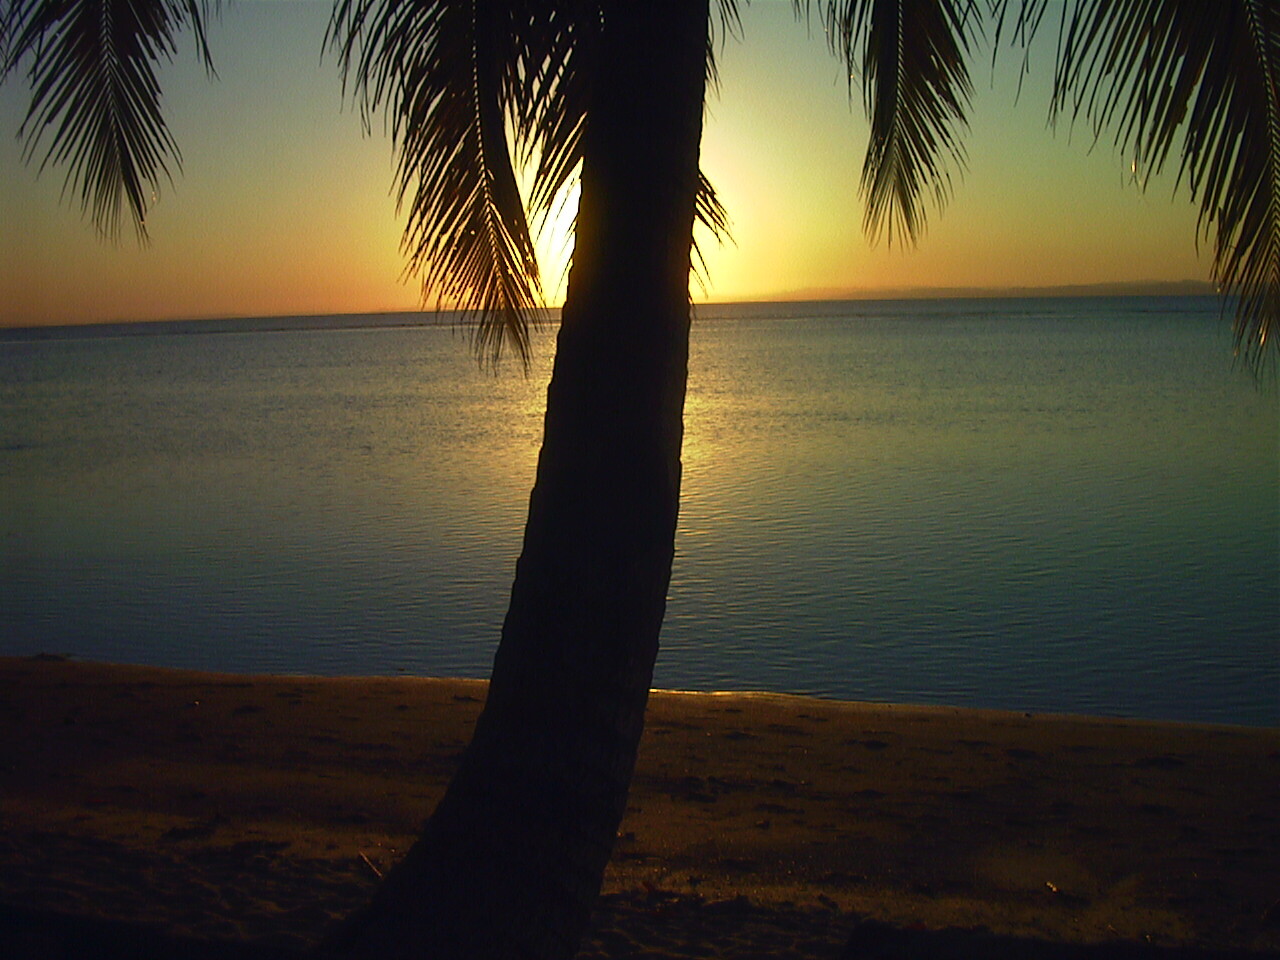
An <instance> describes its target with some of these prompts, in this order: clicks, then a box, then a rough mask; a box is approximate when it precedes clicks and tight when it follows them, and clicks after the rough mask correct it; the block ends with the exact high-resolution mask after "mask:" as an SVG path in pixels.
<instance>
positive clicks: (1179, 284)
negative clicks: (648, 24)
mask: <svg viewBox="0 0 1280 960" xmlns="http://www.w3.org/2000/svg"><path fill="white" fill-rule="evenodd" d="M1218 292H1219V291H1218V290H1217V288H1216V287H1215V286H1214V284H1212V283H1210V282H1209V281H1206V280H1190V279H1188V280H1136V281H1105V282H1100V283H1069V284H1049V285H1045V286H1013V287H979V286H974V287H943V286H920V287H863V288H857V287H852V288H851V287H810V288H802V289H799V290H790V291H781V292H778V293H774V294H766V295H763V296H758V297H743V298H737V299H724V300H712V299H707V300H698V301H693V300H692V299H691V301H690V302H691V303H692V304H693V305H694V306H695V307H717V306H737V305H747V304H767V303H835V302H841V301H849V302H855V301H894V300H970V299H972V300H982V299H992V300H1018V299H1051V298H1054V297H1081V298H1089V297H1098V298H1105V297H1158V296H1212V295H1217V294H1218ZM561 306H562V305H560V304H556V305H547V306H544V307H539V308H536V309H538V310H549V311H558V310H559V309H560V307H561ZM458 312H459V310H458V309H457V308H456V307H453V308H450V307H409V308H398V307H391V308H384V309H373V310H339V311H314V312H307V313H239V314H225V313H210V314H203V315H188V316H177V317H135V318H116V319H109V320H100V319H92V320H59V321H52V322H46V323H29V322H17V323H5V322H3V321H0V330H4V331H18V330H45V329H58V328H64V327H95V326H97V327H117V326H129V325H133V324H144V325H150V324H184V323H201V322H210V321H219V320H221V321H228V322H241V321H264V320H306V319H319V318H331V317H387V316H394V315H402V316H414V315H421V316H435V317H441V316H444V315H448V314H454V313H458Z"/></svg>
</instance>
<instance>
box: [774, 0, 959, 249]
mask: <svg viewBox="0 0 1280 960" xmlns="http://www.w3.org/2000/svg"><path fill="white" fill-rule="evenodd" d="M794 2H795V7H796V10H797V12H798V13H799V14H800V15H802V16H807V15H808V14H809V10H810V6H811V4H810V0H794ZM823 22H824V27H825V29H826V32H827V39H828V42H829V43H830V45H831V48H832V50H833V51H834V52H835V53H837V54H838V55H839V56H841V57H842V58H843V59H844V61H845V63H846V64H847V65H848V67H849V75H850V84H851V86H852V84H853V82H854V78H855V77H856V76H857V75H858V74H861V77H862V89H863V99H864V102H865V104H866V108H867V112H868V114H869V115H870V120H871V135H870V141H869V143H868V145H867V155H866V159H865V162H864V164H863V168H862V184H861V188H862V192H863V194H864V196H865V197H866V199H867V207H866V212H865V214H864V224H863V225H864V227H865V229H866V231H867V232H868V233H869V234H870V235H871V236H872V237H873V238H874V237H877V236H879V235H880V234H882V233H884V232H886V231H887V233H888V237H889V242H890V243H892V242H893V241H894V240H895V239H899V240H905V241H908V242H915V241H916V240H917V239H918V238H919V237H920V235H921V233H922V232H923V230H924V225H925V216H926V215H925V204H924V195H925V194H926V192H928V193H932V195H933V199H934V202H935V203H936V204H937V206H939V207H942V206H944V205H945V204H946V202H947V200H948V199H949V197H950V194H951V187H952V172H953V170H955V171H960V170H963V168H964V164H965V152H964V147H963V145H962V144H961V142H960V132H961V128H963V127H964V126H965V111H966V109H967V107H968V104H969V99H970V96H971V93H972V85H971V83H970V80H969V71H968V66H967V63H966V58H967V56H968V54H969V52H970V50H971V47H972V45H973V42H974V40H975V39H977V38H978V36H979V35H980V32H981V20H980V18H979V16H978V12H977V9H976V7H975V4H974V2H973V0H828V2H827V3H826V4H825V10H824V13H823Z"/></svg>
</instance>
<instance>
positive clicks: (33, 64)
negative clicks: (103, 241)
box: [0, 0, 212, 242]
mask: <svg viewBox="0 0 1280 960" xmlns="http://www.w3.org/2000/svg"><path fill="white" fill-rule="evenodd" d="M209 9H210V4H208V3H206V2H204V0H14V2H13V4H12V5H6V9H5V10H4V13H3V14H2V15H0V25H2V26H0V30H2V33H0V36H2V37H3V41H4V42H3V47H2V48H0V53H2V54H3V60H2V61H0V77H7V76H8V75H9V74H10V73H11V72H12V71H15V70H17V69H18V68H19V67H20V65H21V64H23V63H26V64H28V66H27V69H26V75H27V79H28V82H29V84H30V86H31V104H30V106H29V108H28V110H27V113H26V116H25V118H24V119H23V122H22V126H21V127H20V129H19V135H20V136H22V137H24V138H25V141H26V142H25V146H24V159H25V160H27V161H28V162H30V161H31V160H32V159H33V158H35V157H36V156H37V155H39V154H41V152H42V151H43V156H42V157H41V160H40V170H41V171H43V170H44V169H45V168H46V167H48V166H49V165H51V164H52V165H55V166H65V167H66V169H67V175H66V183H65V188H64V191H71V192H73V193H76V194H78V195H79V198H80V206H81V209H82V210H83V211H84V212H85V213H86V214H87V215H89V217H90V218H91V220H92V222H93V223H94V225H95V227H96V228H97V229H98V231H99V232H100V233H101V234H102V235H104V236H106V237H109V238H112V239H114V238H116V237H118V236H119V232H120V221H121V217H122V215H123V213H124V209H125V208H126V207H127V208H128V211H129V214H130V216H131V218H132V220H133V224H134V227H135V229H136V231H137V234H138V237H139V239H140V240H141V241H143V242H145V240H146V237H147V230H146V218H147V208H148V206H149V204H150V203H151V202H152V198H153V196H154V193H155V191H156V190H158V189H159V187H160V179H161V178H162V177H163V178H164V179H167V180H169V181H172V172H171V168H170V167H171V165H172V166H173V167H174V168H180V167H181V163H182V157H181V153H180V152H179V150H178V145H177V143H176V142H175V141H174V139H173V136H172V134H171V133H170V132H169V128H168V126H167V125H166V124H165V120H164V117H163V115H162V114H161V111H160V87H159V84H158V82H157V80H156V67H157V65H158V64H159V62H160V61H162V60H171V59H172V58H173V55H174V53H175V52H176V44H175V37H176V35H177V34H178V33H179V32H180V31H181V30H182V29H183V28H184V27H186V26H188V25H189V26H191V27H192V28H193V29H194V31H195V33H196V38H197V43H198V46H199V50H200V54H201V56H202V58H203V60H204V62H205V65H206V67H207V68H208V69H209V70H210V71H212V61H211V59H210V56H209V49H208V46H207V44H206V41H205V32H204V19H205V17H206V14H207V12H208V10H209Z"/></svg>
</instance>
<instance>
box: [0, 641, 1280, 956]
mask: <svg viewBox="0 0 1280 960" xmlns="http://www.w3.org/2000/svg"><path fill="white" fill-rule="evenodd" d="M484 694H485V685H484V684H483V683H482V682H478V681H468V680H428V679H410V678H380V679H317V678H299V677H248V676H235V675H222V674H206V673H194V672H185V671H173V670H159V669H154V668H143V667H131V666H115V665H102V664H90V663H79V662H73V661H69V660H64V659H57V658H27V659H14V658H0V942H8V943H10V944H13V943H18V944H19V949H21V950H28V951H44V952H45V953H46V954H48V955H53V952H51V951H52V950H53V948H51V947H50V946H49V943H50V942H51V941H50V938H51V937H52V938H53V939H56V938H57V936H63V937H73V935H74V936H79V937H80V940H79V942H81V943H83V942H84V940H85V936H88V937H89V938H90V939H92V938H95V937H96V938H98V939H97V940H96V941H93V942H99V943H107V942H108V941H109V940H110V937H111V935H112V930H113V929H114V928H113V926H112V924H123V925H125V926H124V928H125V929H126V933H125V934H122V935H125V936H133V937H135V938H136V936H138V934H137V931H139V930H141V931H149V932H150V934H152V935H154V936H156V937H160V938H162V939H163V938H166V937H178V938H196V939H197V940H207V941H209V942H210V943H213V944H217V943H220V942H221V943H228V942H229V943H232V944H239V945H241V946H243V947H244V948H245V950H246V951H248V952H242V953H241V954H237V955H245V956H248V955H251V954H252V951H253V950H262V951H266V952H267V953H270V952H271V951H273V950H277V949H282V950H292V949H302V948H305V947H306V946H307V945H308V944H309V943H311V942H313V941H314V940H315V938H316V937H317V936H318V934H319V933H320V931H322V930H323V929H324V927H325V925H326V924H327V923H329V922H330V921H331V920H332V919H334V918H336V917H339V916H341V915H343V914H345V913H346V912H347V911H349V910H350V909H352V908H353V907H354V906H356V905H357V904H358V903H359V902H360V901H361V900H362V898H364V897H365V896H367V895H368V894H369V892H370V891H371V890H372V888H373V886H374V885H375V884H376V883H377V879H378V875H379V873H380V872H382V871H384V870H385V869H386V868H387V867H388V866H390V864H392V863H393V862H394V861H395V859H396V858H397V856H399V855H400V854H401V853H402V852H403V851H404V850H405V849H406V848H407V846H408V845H409V844H410V843H411V842H412V839H413V835H414V833H415V831H416V829H417V826H418V825H419V824H420V822H421V820H422V819H423V817H424V816H425V815H426V814H427V813H428V812H429V811H430V809H431V807H432V805H433V803H434V801H435V799H436V798H437V797H438V796H439V795H440V793H441V791H442V790H443V787H444V785H445V783H446V782H447V780H448V777H449V774H450V772H451V770H452V769H453V766H454V764H455V762H456V758H457V756H458V754H459V752H460V751H461V750H462V748H463V746H464V745H465V743H466V741H467V737H468V733H469V730H470V728H471V725H472V723H473V722H474V720H475V717H476V715H477V713H478V712H479V709H480V706H481V703H482V701H483V698H484ZM50 918H52V920H51V919H50ZM868 921H883V922H884V923H886V924H889V925H890V926H883V927H882V926H878V925H877V924H876V923H869V922H868ZM78 924H83V925H87V926H85V927H84V930H87V931H88V933H87V934H83V931H81V933H77V931H80V930H81V928H80V927H79V926H77V925H78ZM95 924H96V926H95ZM24 930H25V931H27V933H28V934H29V935H30V937H31V939H27V940H23V939H22V938H21V937H18V938H17V939H15V931H24ZM31 930H37V931H40V930H42V931H43V932H42V933H39V932H38V935H37V934H32V933H30V931H31ZM855 934H856V935H857V936H859V937H861V938H863V940H864V942H865V943H866V944H868V951H869V952H868V953H867V954H866V955H869V956H884V957H887V956H996V955H999V956H1015V955H1016V956H1024V955H1025V956H1036V955H1043V956H1049V955H1053V956H1059V955H1060V956H1102V955H1113V954H1115V953H1116V951H1117V949H1118V945H1127V949H1129V950H1131V951H1133V953H1132V955H1134V956H1139V955H1141V956H1147V955H1151V956H1175V955H1177V956H1202V955H1203V956H1208V955H1211V954H1210V953H1208V952H1204V953H1198V952H1196V951H1217V952H1219V953H1221V954H1222V955H1229V953H1228V952H1229V951H1231V950H1236V951H1249V952H1257V953H1263V954H1265V953H1267V952H1276V953H1280V731H1277V730H1274V729H1256V728H1245V727H1229V726H1193V725H1182V724H1166V723H1149V722H1138V721H1121V720H1106V719H1092V718H1081V717H1066V716H1039V715H1037V716H1031V715H1024V714H1014V713H1005V712H996V711H974V710H961V709H951V708H940V707H910V706H889V705H881V704H852V703H840V702H834V701H823V700H814V699H806V698H800V697H785V696H774V695H714V694H685V693H661V692H659V693H655V694H654V696H653V698H652V700H651V707H650V712H649V720H648V725H647V729H646V733H645V739H644V741H643V744H642V748H641V756H640V762H639V766H638V769H637V773H636V778H635V782H634V786H633V789H632V794H631V801H630V804H629V807H628V810H627V815H626V819H625V821H624V823H623V825H622V828H621V831H620V835H619V841H618V846H617V849H616V852H615V856H614V860H613V863H612V865H611V867H610V870H609V873H608V875H607V876H606V879H605V893H604V896H603V897H602V900H601V903H600V907H599V909H598V910H597V913H596V918H595V923H594V926H593V928H592V930H591V932H590V934H589V935H588V938H587V941H586V942H585V944H584V949H583V953H582V956H583V957H586V958H597V960H600V958H617V957H655V958H666V957H794V958H819V957H830V958H836V957H839V956H840V955H841V951H842V947H843V945H844V944H845V943H846V942H847V941H848V940H849V938H850V937H851V935H855ZM41 937H43V938H44V939H40V938H41ZM139 942H140V941H139ZM191 942H195V941H191ZM34 943H39V944H42V945H41V946H31V944H34ZM23 944H25V945H26V946H23ZM1098 944H1106V945H1107V946H1105V947H1099V946H1097V945H1098ZM1089 945H1094V946H1089ZM1157 948H1163V949H1157ZM1168 948H1177V949H1178V950H1179V951H1182V952H1177V951H1175V952H1170V950H1169V949H1168ZM1192 948H1194V949H1192ZM1054 950H1056V951H1058V952H1057V953H1052V951H1054ZM949 951H950V952H949ZM1144 951H1146V952H1144ZM1152 951H1154V952H1152ZM142 952H145V951H142ZM142 952H137V951H135V952H134V955H142ZM159 953H163V950H161V951H159V952H158V953H157V955H159ZM0 954H5V951H4V949H3V948H0ZM5 955H8V954H5ZM19 955H20V954H19ZM67 955H73V954H72V953H70V952H69V953H68V954H67ZM185 955H190V956H194V955H195V954H194V953H193V952H191V951H190V950H186V951H185ZM209 955H211V956H212V955H221V954H217V953H216V952H215V953H211V954H209ZM255 955H256V954H255ZM262 955H266V954H265V953H264V954H262Z"/></svg>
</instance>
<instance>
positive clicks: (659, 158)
mask: <svg viewBox="0 0 1280 960" xmlns="http://www.w3.org/2000/svg"><path fill="white" fill-rule="evenodd" d="M604 12H605V15H604V17H603V20H602V28H601V34H600V37H599V38H598V46H597V47H596V49H595V51H594V56H595V57H596V58H597V59H596V71H595V75H594V86H593V95H592V96H593V102H592V107H591V112H590V115H589V118H588V123H587V127H586V130H585V132H584V141H583V155H584V159H583V170H582V192H581V200H580V207H579V212H578V222H577V227H576V239H575V251H574V258H573V266H572V269H571V272H570V276H569V290H568V298H567V301H566V303H565V306H564V309H563V312H562V322H561V328H560V332H559V336H558V340H557V347H556V358H555V365H554V369H553V373H552V378H551V382H550V385H549V387H548V390H547V411H546V420H545V427H544V429H545V433H544V438H543V445H542V450H541V453H540V455H539V460H538V472H537V479H536V482H535V486H534V489H533V493H532V495H531V497H530V504H529V516H528V523H527V527H526V530H525V537H524V544H523V549H522V552H521V556H520V559H519V561H518V563H517V567H516V577H515V582H514V585H513V587H512V592H511V603H510V608H509V610H508V613H507V617H506V621H505V623H504V626H503V631H502V640H501V644H500V646H499V649H498V653H497V656H496V658H495V661H494V668H493V677H492V680H491V684H490V689H489V696H488V700H487V702H486V705H485V709H484V712H483V714H482V715H481V717H480V719H479V721H478V723H477V726H476V730H475V734H474V738H473V740H472V743H471V745H470V746H469V747H468V749H467V751H466V753H465V754H464V756H463V759H462V761H461V764H460V767H459V770H458V773H457V774H456V776H455V778H454V780H453V782H452V783H451V784H450V786H449V789H448V791H447V792H446V795H445V797H444V798H443V800H442V801H441V802H440V804H439V806H438V807H437V809H436V811H435V813H434V814H433V815H432V817H431V819H430V820H429V821H428V822H427V824H426V826H425V828H424V831H423V833H422V836H421V838H420V839H419V841H418V842H417V843H416V844H415V845H414V847H413V848H412V849H411V850H410V851H409V853H408V854H407V855H406V857H405V859H404V860H403V861H402V862H401V863H400V864H399V865H397V867H396V868H394V869H393V870H392V871H391V872H390V873H389V874H388V876H387V877H386V879H385V880H384V882H383V885H382V886H381V888H380V889H379V891H378V893H377V894H376V896H375V898H374V900H373V901H372V902H371V904H370V905H369V906H368V907H367V908H366V909H365V910H364V911H362V912H361V913H359V914H357V915H356V916H354V917H353V918H352V919H351V920H350V921H348V922H347V923H346V924H344V925H343V926H342V927H341V928H340V929H339V930H338V931H337V933H336V934H335V935H334V936H332V937H331V938H330V939H329V940H328V941H327V943H326V949H327V950H328V951H330V952H331V953H332V954H334V955H338V956H350V957H377V958H379V960H388V958H396V957H431V958H437V960H455V958H457V960H462V958H465V960H489V958H492V960H525V958H527V960H535V958H536V960H552V958H560V960H563V958H568V957H572V956H573V954H574V953H575V952H576V950H577V947H578V942H579V940H580V938H581V935H582V932H583V929H584V928H585V925H586V923H587V920H588V918H589V913H590V910H591V907H592V904H593V903H594V902H595V899H596V897H597V896H598V894H599V890H600V884H601V880H602V877H603V874H604V870H605V867H606V865H607V863H608V860H609V857H610V854H611V853H612V849H613V843H614V839H615V837H616V835H617V829H618V824H619V822H620V821H621V818H622V814H623V811H624V809H625V807H626V797H627V791H628V789H629V787H630V782H631V775H632V770H633V768H634V764H635V756H636V749H637V745H638V743H639V739H640V733H641V729H642V727H643V723H644V710H645V704H646V701H647V698H648V693H649V687H650V683H651V680H652V675H653V664H654V660H655V658H656V656H657V649H658V632H659V629H660V628H661V625H662V619H663V615H664V612H665V607H666V594H667V587H668V584H669V581H670V576H671V562H672V557H673V554H674V540H675V525H676V514H677V509H678V501H679V490H680V470H681V465H680V446H681V441H682V432H683V423H682V420H683V408H684V393H685V381H686V376H687V361H688V340H689V295H688V287H689V267H690V243H691V237H692V228H693V220H694V196H695V190H696V185H697V175H698V148H699V142H700V139H701V131H702V110H703V96H704V92H705V79H706V44H707V29H708V27H707V20H708V2H707V0H645V2H644V3H637V2H633V0H610V2H607V3H606V4H604Z"/></svg>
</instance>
